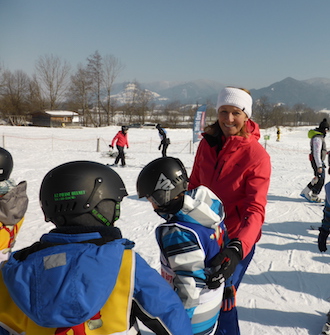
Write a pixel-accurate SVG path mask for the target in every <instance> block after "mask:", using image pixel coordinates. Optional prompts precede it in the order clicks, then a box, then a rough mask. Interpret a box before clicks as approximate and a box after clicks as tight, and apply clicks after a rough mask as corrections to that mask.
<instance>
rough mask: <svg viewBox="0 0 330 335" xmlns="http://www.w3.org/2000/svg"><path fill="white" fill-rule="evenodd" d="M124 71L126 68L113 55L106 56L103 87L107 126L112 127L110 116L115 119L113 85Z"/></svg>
mask: <svg viewBox="0 0 330 335" xmlns="http://www.w3.org/2000/svg"><path fill="white" fill-rule="evenodd" d="M123 69H124V66H123V65H122V64H121V62H120V60H119V59H118V58H116V57H114V56H113V55H106V56H105V57H104V59H103V73H104V75H103V85H104V87H105V90H106V98H105V103H104V104H103V109H104V110H105V112H106V113H107V125H108V126H109V125H110V115H111V118H112V119H113V117H114V114H113V113H112V110H113V109H112V108H111V101H110V96H111V91H112V86H113V83H114V82H115V80H116V78H117V77H118V75H119V73H120V72H121V71H122V70H123Z"/></svg>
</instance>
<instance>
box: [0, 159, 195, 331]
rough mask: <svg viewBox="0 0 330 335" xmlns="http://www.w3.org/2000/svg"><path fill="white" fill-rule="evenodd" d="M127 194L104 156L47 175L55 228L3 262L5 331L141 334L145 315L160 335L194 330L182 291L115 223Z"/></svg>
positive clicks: (44, 201)
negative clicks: (179, 293) (174, 287)
mask: <svg viewBox="0 0 330 335" xmlns="http://www.w3.org/2000/svg"><path fill="white" fill-rule="evenodd" d="M125 196H127V192H126V188H125V185H124V183H123V181H122V179H121V178H120V176H119V175H118V174H117V173H116V172H115V171H114V170H112V169H111V168H110V167H108V166H106V165H103V164H100V163H96V162H91V161H74V162H68V163H65V164H62V165H59V166H57V167H55V168H54V169H52V170H51V171H49V172H48V173H47V174H46V176H45V177H44V179H43V181H42V184H41V187H40V196H39V198H40V204H41V208H42V210H43V213H44V215H45V220H46V221H51V222H53V223H54V224H55V226H56V228H55V229H53V230H51V231H50V232H49V233H48V234H45V235H43V236H42V237H41V239H40V241H39V242H36V243H34V244H32V245H31V246H30V247H27V248H24V249H22V250H19V251H15V252H13V253H12V254H11V256H10V258H9V260H8V261H7V262H5V263H4V265H3V267H2V269H1V273H0V297H1V299H0V333H1V334H2V333H4V334H7V332H8V333H9V334H23V333H24V334H25V335H36V334H38V335H54V334H67V333H68V332H69V331H70V333H71V330H72V332H73V333H74V334H75V335H85V334H86V335H92V334H104V335H108V334H109V335H110V334H130V335H131V334H132V335H138V334H140V331H139V327H138V324H137V319H139V320H141V321H142V322H143V323H144V324H145V325H146V327H148V328H149V329H150V330H151V331H153V332H154V333H155V334H162V335H182V334H188V335H192V330H191V325H190V320H189V318H188V316H187V314H186V312H185V310H184V308H183V306H182V303H181V301H180V299H179V298H178V296H177V295H176V293H175V292H174V291H173V290H172V288H171V287H170V286H169V285H168V283H166V281H165V280H164V279H163V278H162V277H161V276H160V275H159V273H158V272H157V271H156V270H154V269H152V268H151V267H150V266H149V265H148V264H147V263H146V262H145V261H144V260H143V258H142V257H141V256H139V254H137V253H135V252H134V250H133V247H134V243H133V242H131V241H129V240H127V239H125V238H122V235H121V232H120V230H119V229H118V228H116V227H115V226H114V223H115V221H116V220H117V219H118V218H119V215H120V202H121V201H122V199H123V197H125ZM95 330H96V331H95Z"/></svg>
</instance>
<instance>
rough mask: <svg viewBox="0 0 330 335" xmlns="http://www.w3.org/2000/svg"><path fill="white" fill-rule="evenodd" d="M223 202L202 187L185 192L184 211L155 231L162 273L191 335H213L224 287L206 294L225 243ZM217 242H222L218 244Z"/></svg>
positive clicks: (226, 239) (226, 238)
mask: <svg viewBox="0 0 330 335" xmlns="http://www.w3.org/2000/svg"><path fill="white" fill-rule="evenodd" d="M223 219H224V212H223V206H222V202H221V201H220V200H219V199H218V198H217V196H216V195H215V194H214V193H213V192H212V191H210V190H209V189H208V188H206V187H205V186H199V187H198V188H196V189H194V190H191V191H188V192H186V193H185V196H184V205H183V208H182V209H181V210H180V211H179V212H178V213H176V214H175V215H174V216H173V217H172V218H171V219H169V221H168V222H166V223H164V224H161V225H160V226H158V227H157V229H156V238H157V241H158V244H159V246H160V250H161V273H162V276H163V277H164V278H165V279H166V280H167V281H168V282H169V283H170V285H171V286H172V287H173V288H174V290H175V291H176V292H177V294H178V296H179V297H180V299H181V301H182V302H183V305H184V307H185V309H186V311H187V313H188V315H189V317H190V318H191V323H192V327H193V332H194V334H200V335H201V334H214V331H215V328H216V325H217V319H218V315H219V312H220V308H221V302H222V296H223V286H220V287H219V288H218V289H216V290H209V289H208V288H207V286H206V283H205V282H206V279H207V275H208V273H209V271H210V270H211V269H210V267H211V259H212V258H213V257H214V256H215V255H216V254H218V253H219V252H220V251H221V248H222V247H223V245H224V243H226V242H227V241H228V237H227V232H226V228H225V226H224V223H223ZM219 241H223V243H220V245H219Z"/></svg>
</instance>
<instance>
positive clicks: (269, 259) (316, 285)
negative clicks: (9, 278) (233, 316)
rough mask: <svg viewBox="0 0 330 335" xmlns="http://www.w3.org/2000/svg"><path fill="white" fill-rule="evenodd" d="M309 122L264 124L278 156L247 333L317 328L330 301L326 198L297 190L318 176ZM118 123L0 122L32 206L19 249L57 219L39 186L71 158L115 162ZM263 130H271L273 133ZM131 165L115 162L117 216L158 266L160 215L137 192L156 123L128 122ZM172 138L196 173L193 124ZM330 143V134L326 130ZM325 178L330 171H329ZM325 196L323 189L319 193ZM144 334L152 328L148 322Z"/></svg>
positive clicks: (246, 306)
mask: <svg viewBox="0 0 330 335" xmlns="http://www.w3.org/2000/svg"><path fill="white" fill-rule="evenodd" d="M308 129H309V128H307V127H300V128H290V129H289V128H282V129H281V131H282V135H281V140H280V141H279V142H277V141H276V129H275V128H272V129H268V130H266V131H264V130H263V131H262V134H261V138H260V143H261V144H262V145H263V146H265V147H266V150H267V151H268V153H269V154H270V156H271V161H272V177H271V185H270V190H269V195H268V205H267V214H266V220H265V223H264V225H263V235H262V238H261V240H260V241H259V243H258V244H257V248H256V254H255V256H254V259H253V260H252V263H251V264H250V267H249V268H248V271H247V273H246V275H245V277H244V279H243V282H242V284H241V286H240V288H239V290H238V293H237V305H238V313H239V319H240V328H241V334H242V335H251V334H253V335H261V334H262V335H265V334H267V335H275V334H276V335H278V334H285V335H294V334H299V335H305V334H309V335H313V334H314V335H317V334H319V332H320V330H321V328H322V325H323V323H324V322H325V321H326V316H325V315H326V313H327V312H328V310H329V309H330V304H329V297H330V284H329V272H330V267H329V260H330V252H329V251H330V250H329V251H328V252H326V253H322V254H321V253H320V252H319V251H318V248H317V236H318V231H317V230H311V229H310V226H311V225H315V226H319V225H320V222H321V219H322V210H323V205H321V204H316V203H308V202H306V201H305V200H304V199H303V198H301V197H300V196H299V194H300V191H301V190H302V189H303V188H304V187H305V186H306V185H307V183H308V182H309V181H310V180H311V178H312V176H313V175H312V169H311V166H310V163H309V161H308V153H309V139H308V138H307V131H308ZM118 130H120V127H106V128H82V129H68V128H61V129H57V128H37V127H8V126H0V134H1V135H2V138H0V146H4V147H5V148H6V149H7V150H9V151H10V152H11V153H12V155H13V158H14V170H13V173H12V177H13V178H14V179H15V180H16V182H19V181H22V180H26V181H27V183H28V196H29V207H28V210H27V213H26V216H25V222H24V224H23V227H22V229H21V231H20V233H19V235H18V239H17V243H16V246H15V249H20V248H23V247H26V246H28V245H30V244H31V243H33V242H35V241H37V240H38V239H39V237H40V236H41V235H42V234H44V233H46V232H48V231H49V230H50V229H51V228H53V225H52V224H51V223H47V222H44V219H43V214H42V211H41V209H40V206H39V187H40V184H41V181H42V178H43V177H44V175H45V174H46V173H47V172H48V171H49V170H50V169H52V168H53V167H55V166H57V165H59V164H61V163H64V162H68V161H73V160H93V161H97V162H100V163H104V164H107V163H110V164H112V163H113V162H114V158H112V157H109V155H108V154H109V147H108V145H109V144H110V143H111V139H112V138H113V137H114V136H115V134H116V133H117V131H118ZM264 135H270V139H269V140H267V141H266V140H265V139H264ZM128 136H129V142H130V148H129V149H128V150H126V155H127V167H125V168H122V167H120V166H118V167H116V168H114V169H115V170H116V171H117V172H118V173H119V174H120V176H121V177H122V179H123V180H124V183H125V184H126V187H127V190H128V193H129V195H128V196H127V197H126V198H124V200H123V202H122V206H121V218H120V220H119V221H117V225H118V227H119V228H120V229H121V230H122V233H123V235H124V237H127V238H129V239H131V240H133V241H134V242H135V243H136V247H135V249H136V251H137V252H139V253H140V254H141V255H142V256H143V257H144V258H145V259H146V261H147V262H148V263H149V264H150V265H151V266H152V267H154V268H155V269H157V270H159V269H160V266H159V251H158V246H157V243H156V240H155V236H154V232H155V228H156V226H157V225H158V224H160V223H161V222H162V219H161V218H160V217H158V216H157V215H156V214H155V213H154V212H153V211H152V209H151V206H150V204H149V203H148V202H147V201H145V200H139V199H138V198H137V195H136V189H135V183H136V178H137V176H138V174H139V172H140V171H141V169H142V167H143V166H144V165H145V164H146V163H148V162H149V161H151V160H153V159H155V158H157V157H160V155H161V154H160V151H158V150H157V148H158V145H159V137H158V131H157V130H156V129H133V128H132V129H130V130H129V132H128ZM168 136H169V137H170V139H171V145H170V146H169V148H168V155H170V156H175V157H179V158H180V159H181V160H182V161H183V163H184V164H185V166H186V167H187V170H188V173H189V174H190V171H191V167H192V164H193V160H194V153H195V152H196V148H197V145H198V144H195V145H193V144H192V141H191V140H192V130H191V129H175V130H174V129H168ZM326 142H328V148H330V138H326ZM326 178H327V180H326V182H327V181H329V179H330V177H329V175H327V177H326ZM321 197H323V198H324V191H322V193H321ZM145 334H151V333H150V332H149V331H147V330H145Z"/></svg>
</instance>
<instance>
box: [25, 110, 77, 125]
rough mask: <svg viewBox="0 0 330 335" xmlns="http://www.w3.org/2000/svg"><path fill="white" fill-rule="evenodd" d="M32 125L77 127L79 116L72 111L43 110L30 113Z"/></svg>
mask: <svg viewBox="0 0 330 335" xmlns="http://www.w3.org/2000/svg"><path fill="white" fill-rule="evenodd" d="M31 121H32V125H33V126H39V127H68V126H70V127H77V126H80V117H79V114H78V113H77V112H72V111H59V110H53V111H47V110H46V111H43V112H36V113H33V114H32V120H31Z"/></svg>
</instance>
